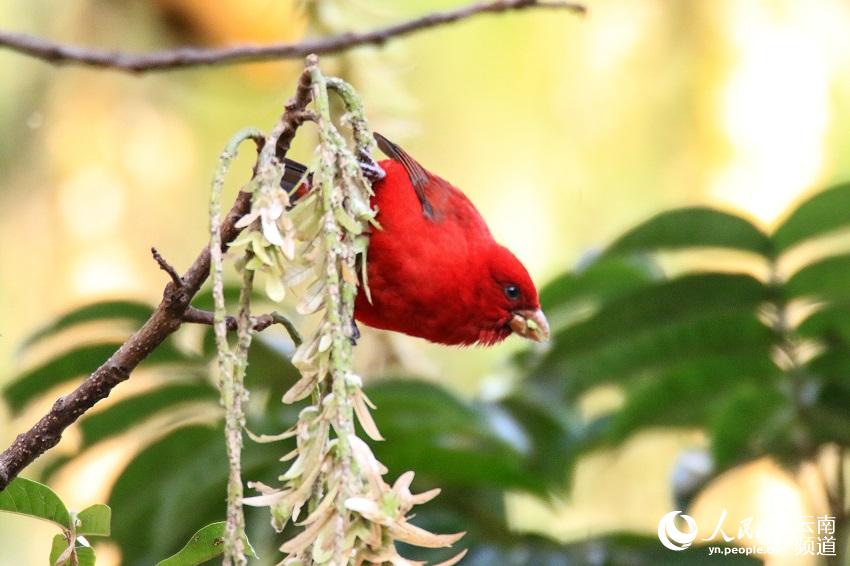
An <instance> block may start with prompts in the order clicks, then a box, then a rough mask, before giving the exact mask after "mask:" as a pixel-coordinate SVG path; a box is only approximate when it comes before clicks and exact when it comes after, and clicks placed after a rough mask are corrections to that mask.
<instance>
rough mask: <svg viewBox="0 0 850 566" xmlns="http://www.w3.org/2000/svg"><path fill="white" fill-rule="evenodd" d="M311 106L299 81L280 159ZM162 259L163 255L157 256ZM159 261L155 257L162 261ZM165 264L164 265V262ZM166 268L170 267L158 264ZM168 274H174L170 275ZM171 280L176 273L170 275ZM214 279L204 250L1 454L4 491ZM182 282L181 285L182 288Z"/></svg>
mask: <svg viewBox="0 0 850 566" xmlns="http://www.w3.org/2000/svg"><path fill="white" fill-rule="evenodd" d="M309 101H310V90H309V76H308V77H307V78H306V79H304V80H301V81H299V83H298V88H297V90H296V93H295V96H294V97H293V98H292V100H291V101H290V102H289V104H287V111H286V112H284V114H283V116H282V118H281V120H282V122H283V123H284V128H283V129H282V133H281V137H280V138H279V139H278V143H277V144H276V147H277V156H278V158H280V159H283V157H285V156H286V152H287V151H289V146H290V144H291V143H292V138H293V137H294V136H295V131H296V129H297V126H296V125H294V124H293V123H292V122H293V121H294V120H297V118H293V116H295V114H297V113H298V111H299V110H302V109H303V108H304V107H305V106H306V105H307V104H308V103H309ZM250 207H251V193H249V192H247V191H244V190H243V191H240V192H239V194H238V195H237V196H236V201H235V202H234V204H233V207H232V208H231V209H230V212H228V213H227V216H225V218H224V220H223V221H222V223H221V231H220V233H221V241H222V245H223V246H226V245H227V244H228V243H229V242H231V241H233V239H234V238H235V237H236V236H237V234H238V233H239V231H240V230H239V229H238V228H236V226H235V225H236V222H237V221H238V220H239V219H240V218H242V217H243V216H244V215H245V214H247V213H248V211H249V210H250ZM156 255H158V254H156ZM156 255H155V256H154V257H156ZM160 259H162V258H161V257H160ZM157 262H158V263H160V266H162V265H163V264H164V265H168V264H167V262H165V261H164V260H162V262H160V261H159V259H158V260H157ZM166 271H168V270H167V269H166ZM169 274H170V273H169ZM174 274H175V275H177V272H176V271H174ZM209 274H210V249H209V246H205V247H204V249H202V250H201V252H200V253H199V254H198V257H197V258H195V261H194V262H193V263H192V265H191V267H189V269H188V270H187V271H186V273H184V274H183V276H182V277H180V276H179V275H178V276H177V278H176V280H175V278H174V276H172V281H170V282H169V283H168V284H167V285H166V286H165V290H164V291H163V296H162V301H161V302H160V303H159V305H158V306H157V307H156V309H155V310H154V312H153V314H151V316H150V318H148V320H147V321H146V322H145V323H144V325H142V327H141V328H140V329H139V330H138V331H137V332H136V333H135V334H133V335H132V336H130V337H129V338H128V339H127V341H126V342H124V344H122V345H121V347H120V348H118V350H117V351H116V352H115V353H114V354H112V356H110V358H109V359H108V360H106V362H104V364H103V365H101V366H100V367H99V368H97V369H96V370H95V371H94V372H93V373H92V374H91V375H89V376H88V378H87V379H85V380H84V381H83V382H82V384H81V385H80V386H79V387H77V388H76V389H75V390H74V391H72V392H71V393H69V394H68V395H65V396H64V397H60V398H59V399H58V400H57V401H56V402H55V403H54V404H53V406H52V407H51V409H50V411H48V413H47V414H46V415H44V416H43V417H42V418H41V419H40V420H39V421H38V422H37V423H36V424H35V425H33V427H32V428H31V429H29V430H28V431H27V432H24V433H22V434H19V435H18V437H17V438H16V439H15V441H14V442H13V443H12V445H11V446H9V447H8V448H6V449H5V450H4V451H3V452H2V453H0V491H2V490H3V489H5V488H6V486H7V485H9V483H10V482H11V481H12V480H13V479H14V478H15V477H17V475H18V474H19V473H20V472H21V470H23V469H24V468H26V467H27V466H29V465H30V464H31V463H32V462H33V461H35V460H36V458H38V457H39V456H41V455H42V454H43V453H44V452H46V451H47V450H49V449H50V448H52V447H54V446H56V444H58V443H59V440H61V438H62V433H63V432H64V430H65V429H66V428H68V427H69V426H70V425H71V424H72V423H74V422H75V421H76V420H77V419H78V418H79V417H80V415H82V414H83V413H85V412H86V411H88V410H89V409H91V408H92V407H93V406H94V405H95V404H96V403H97V402H98V401H100V400H102V399H105V398H106V397H107V396H109V393H110V392H111V391H112V389H113V388H114V387H115V386H116V385H118V384H119V383H121V382H122V381H125V380H126V379H127V378H129V377H130V373H131V372H132V371H133V370H134V369H135V368H136V366H138V365H139V364H140V363H141V362H142V361H143V360H144V359H145V358H146V357H147V356H148V355H150V354H151V352H153V351H154V350H155V349H156V348H157V347H159V345H160V344H162V343H163V342H164V341H165V339H166V338H168V337H169V336H170V335H171V334H173V333H174V332H175V331H176V330H177V329H178V328H180V325H181V324H183V317H184V315H185V313H186V311H187V310H188V309H189V306H190V305H189V303H190V302H191V300H192V298H193V297H194V296H195V294H196V293H197V292H198V290H199V289H200V288H201V285H203V283H204V281H206V279H207V277H209ZM178 282H179V283H178Z"/></svg>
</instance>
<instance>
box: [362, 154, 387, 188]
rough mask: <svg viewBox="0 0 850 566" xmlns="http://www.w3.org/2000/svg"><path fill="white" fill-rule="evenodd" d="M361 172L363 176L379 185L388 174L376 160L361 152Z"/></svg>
mask: <svg viewBox="0 0 850 566" xmlns="http://www.w3.org/2000/svg"><path fill="white" fill-rule="evenodd" d="M359 161H360V170H361V171H362V172H363V176H364V177H366V178H367V179H369V181H370V182H372V183H377V182H378V181H380V180H382V179H383V178H384V177H386V176H387V174H386V173H385V172H384V170H383V169H381V166H380V165H378V163H377V162H376V161H375V159H374V158H373V157H372V156H371V155H369V154H368V153H366V152H360V159H359Z"/></svg>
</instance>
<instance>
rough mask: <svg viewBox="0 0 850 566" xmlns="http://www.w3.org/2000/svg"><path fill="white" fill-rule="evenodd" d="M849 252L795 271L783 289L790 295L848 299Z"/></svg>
mask: <svg viewBox="0 0 850 566" xmlns="http://www.w3.org/2000/svg"><path fill="white" fill-rule="evenodd" d="M848 281H850V254H845V255H839V256H833V257H828V258H826V259H823V260H820V261H817V262H815V263H812V264H810V265H807V266H806V267H804V268H802V269H801V270H799V271H798V272H797V273H795V274H794V275H793V276H792V277H791V279H789V280H788V283H787V284H786V285H785V290H786V293H787V294H788V296H790V297H809V298H813V299H821V300H824V301H838V302H840V301H850V285H848V284H847V282H848Z"/></svg>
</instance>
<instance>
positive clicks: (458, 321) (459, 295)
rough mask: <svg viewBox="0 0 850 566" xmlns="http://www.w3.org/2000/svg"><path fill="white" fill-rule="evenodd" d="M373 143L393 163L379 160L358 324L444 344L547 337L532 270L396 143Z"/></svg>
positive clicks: (465, 203)
mask: <svg viewBox="0 0 850 566" xmlns="http://www.w3.org/2000/svg"><path fill="white" fill-rule="evenodd" d="M375 138H376V140H377V141H378V147H379V148H380V149H381V151H383V152H384V153H385V154H386V155H387V156H388V157H389V158H390V159H387V160H384V161H381V162H379V163H378V165H379V166H380V168H381V169H382V171H383V175H381V174H380V172H378V175H376V176H375V177H376V178H377V177H382V178H380V179H379V180H376V181H375V182H374V192H375V196H374V197H373V198H372V206H373V207H375V208H376V209H377V211H378V214H377V220H378V222H379V223H380V225H381V228H382V229H380V230H373V231H372V234H371V235H370V241H369V254H368V264H367V276H368V279H369V291H370V294H371V302H370V300H369V299H368V298H367V297H366V294H365V292H364V291H363V289H362V288H361V290H360V292H359V294H358V295H357V301H356V303H355V313H354V314H355V318H356V319H357V320H358V321H360V322H362V323H364V324H366V325H368V326H372V327H375V328H382V329H384V330H393V331H395V332H401V333H404V334H408V335H410V336H417V337H419V338H425V339H426V340H430V341H431V342H437V343H440V344H449V345H472V344H482V345H491V344H495V343H497V342H500V341H502V340H504V339H505V338H507V337H508V336H509V335H510V334H511V333H516V334H518V335H520V336H524V337H526V338H529V339H531V340H535V341H544V340H547V339H548V338H549V325H548V323H547V321H546V317H545V316H544V315H543V311H541V310H540V300H539V298H538V295H537V289H536V288H535V286H534V283H533V282H532V281H531V277H529V275H528V271H527V270H526V269H525V267H524V266H523V265H522V263H520V261H519V260H518V259H517V258H516V257H515V256H514V255H513V254H512V253H511V252H510V251H509V250H508V249H507V248H505V247H503V246H501V245H499V244H498V243H496V241H495V240H494V239H493V235H492V234H491V233H490V229H489V228H488V227H487V224H486V223H485V222H484V219H483V218H482V217H481V214H480V213H479V212H478V210H477V209H476V208H475V206H474V205H473V204H472V202H470V201H469V199H468V198H467V197H466V196H465V195H464V194H463V193H462V192H461V191H460V190H459V189H457V188H456V187H454V186H452V185H451V184H450V183H449V182H448V181H445V180H444V179H442V178H440V177H438V176H436V175H434V174H432V173H430V172H429V171H427V170H426V169H425V168H424V167H422V165H420V164H419V162H417V161H416V160H415V159H413V158H412V157H411V156H410V155H409V154H408V153H407V152H405V151H404V150H403V149H402V148H400V147H399V146H398V145H396V144H394V143H392V142H390V141H389V140H387V139H386V138H384V137H383V136H381V135H379V134H375ZM287 165H288V166H291V165H295V166H296V168H297V169H300V170H301V171H303V166H297V164H293V163H291V162H288V163H287ZM288 168H289V167H288ZM293 172H295V173H297V172H298V171H293ZM299 176H300V175H299ZM290 186H291V185H290Z"/></svg>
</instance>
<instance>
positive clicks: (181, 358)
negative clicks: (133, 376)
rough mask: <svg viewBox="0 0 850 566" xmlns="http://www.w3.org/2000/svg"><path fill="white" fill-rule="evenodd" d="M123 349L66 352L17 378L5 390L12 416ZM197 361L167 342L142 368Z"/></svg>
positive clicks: (100, 347) (91, 347)
mask: <svg viewBox="0 0 850 566" xmlns="http://www.w3.org/2000/svg"><path fill="white" fill-rule="evenodd" d="M120 346H121V343H118V342H110V343H100V344H89V345H86V346H78V347H76V348H73V349H71V350H68V351H66V352H63V353H61V354H59V355H58V356H56V357H54V358H52V359H50V360H48V361H47V362H45V363H43V364H41V365H39V366H37V367H35V368H33V369H30V370H29V371H26V372H24V373H23V374H21V375H19V376H17V377H15V378H14V379H13V380H12V382H11V383H10V384H9V385H8V386H7V387H6V388H5V389H4V390H3V397H4V398H5V400H6V402H7V403H8V404H9V407H10V408H11V410H12V414H13V415H16V414H18V413H20V411H22V410H23V409H24V407H25V406H26V405H27V404H28V403H30V402H31V401H33V400H34V399H35V398H37V397H38V396H39V395H41V394H43V393H45V392H47V391H48V390H49V389H50V388H52V387H55V386H56V385H60V384H62V383H65V382H67V381H71V380H72V379H75V378H77V377H80V376H84V375H88V374H90V373H92V372H93V371H94V370H96V369H97V368H98V367H100V366H101V365H102V364H103V363H104V362H105V361H106V360H107V359H109V357H110V356H111V355H112V354H113V353H115V351H116V350H117V349H118V348H119V347H120ZM195 361H197V360H196V358H193V357H191V356H189V355H187V354H185V353H183V352H181V351H180V350H178V349H177V348H175V347H174V345H173V344H172V343H171V342H165V343H163V344H161V345H160V346H159V347H158V348H157V349H156V350H154V351H153V352H152V353H151V354H150V355H149V356H148V357H147V358H146V359H145V361H144V362H143V365H142V367H150V366H153V365H162V364H176V363H188V362H195Z"/></svg>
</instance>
